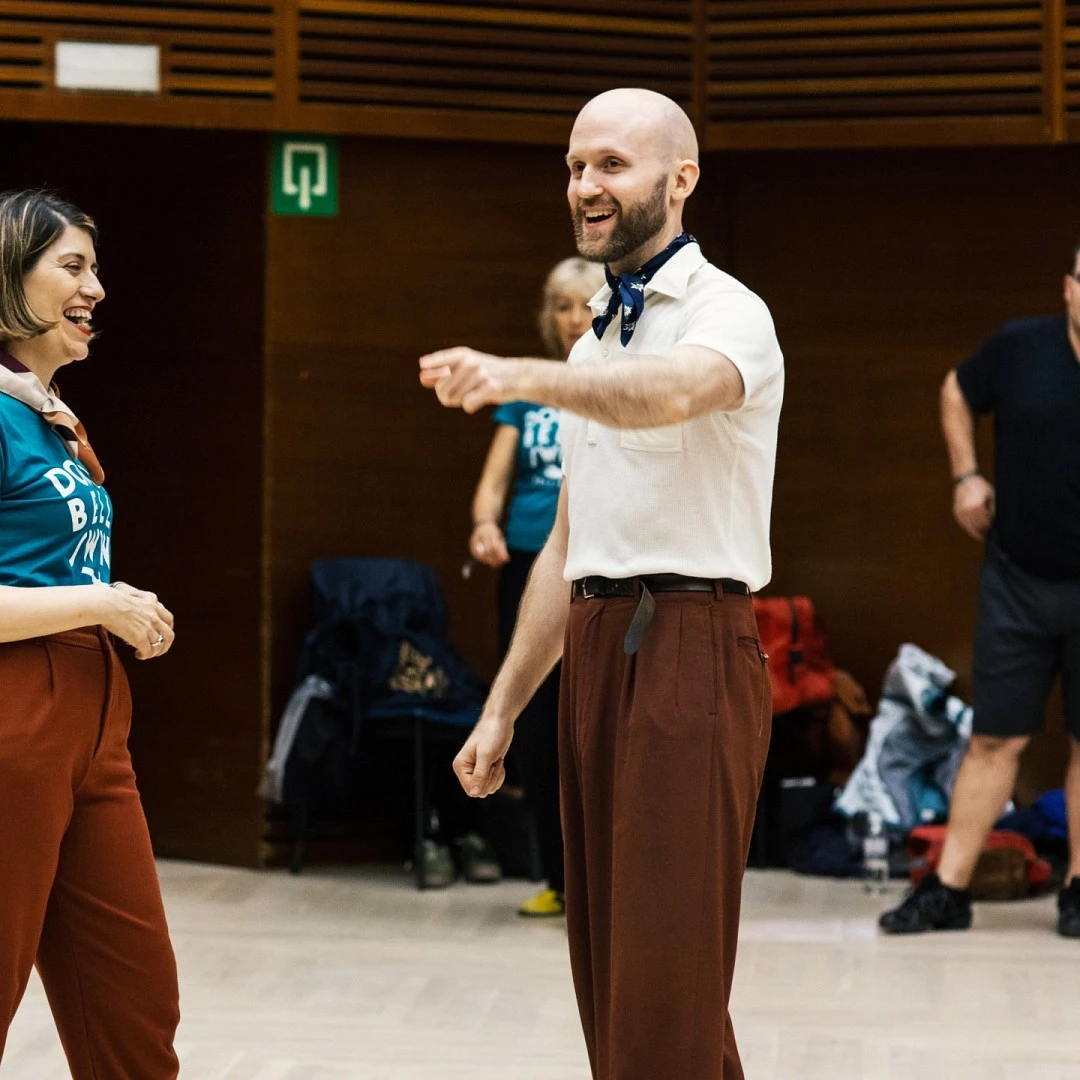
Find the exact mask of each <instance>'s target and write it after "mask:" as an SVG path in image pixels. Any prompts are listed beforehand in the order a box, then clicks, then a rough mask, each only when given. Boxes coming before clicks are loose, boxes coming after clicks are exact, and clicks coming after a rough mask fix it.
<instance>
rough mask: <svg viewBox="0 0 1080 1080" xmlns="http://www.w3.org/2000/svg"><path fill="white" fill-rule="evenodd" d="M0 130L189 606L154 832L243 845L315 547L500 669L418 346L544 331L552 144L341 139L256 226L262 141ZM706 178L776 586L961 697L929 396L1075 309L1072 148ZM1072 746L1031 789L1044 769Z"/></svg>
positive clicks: (160, 685)
mask: <svg viewBox="0 0 1080 1080" xmlns="http://www.w3.org/2000/svg"><path fill="white" fill-rule="evenodd" d="M2 134H3V138H4V145H5V149H6V151H7V152H6V154H5V163H4V168H3V184H2V186H5V187H7V186H14V185H17V184H23V183H44V184H51V185H55V186H58V187H61V188H63V189H64V190H65V191H67V192H68V193H69V194H70V195H71V196H72V197H74V198H75V199H76V200H77V201H79V202H81V203H83V204H85V206H86V208H87V209H89V210H90V211H92V212H94V213H95V214H96V215H97V216H98V217H99V219H100V222H101V224H102V227H103V232H104V235H103V240H102V244H101V251H100V254H101V258H102V266H103V280H104V282H105V285H106V288H107V290H108V292H109V297H108V300H107V301H106V303H105V305H104V306H103V308H102V313H101V320H100V322H101V325H102V327H103V328H104V330H105V334H104V335H103V337H102V339H101V341H100V342H99V343H98V345H97V346H96V347H95V351H94V358H93V360H92V361H91V363H90V364H87V365H85V366H84V367H82V368H81V369H79V370H77V371H73V372H70V373H67V375H66V378H65V379H64V381H63V386H64V391H65V393H66V394H67V395H68V396H69V397H70V398H71V400H72V402H73V404H74V405H75V406H76V408H77V409H78V410H79V411H80V412H81V413H83V414H85V417H86V420H87V424H88V426H89V428H90V431H91V434H92V435H93V437H94V442H95V444H96V445H97V447H98V449H99V452H100V454H101V456H102V458H103V460H104V462H105V466H106V470H107V472H108V474H109V483H110V488H111V490H112V491H113V494H114V496H115V498H116V502H117V506H118V520H117V531H116V545H115V556H116V571H117V573H118V575H119V576H122V577H124V578H126V579H128V580H131V581H133V582H135V583H136V584H146V585H149V586H151V587H153V588H155V589H156V590H157V591H158V592H160V594H161V595H162V597H163V598H164V599H165V601H166V602H167V603H169V604H170V606H172V607H173V609H174V610H175V611H176V613H177V618H178V627H179V630H180V636H179V641H178V644H177V646H176V649H175V650H174V653H173V655H172V656H170V657H169V658H168V659H167V660H166V661H164V662H162V663H160V664H157V663H152V664H145V665H142V664H135V663H131V664H130V665H129V667H130V668H131V671H132V678H133V681H134V684H135V694H136V708H137V719H136V727H135V735H134V740H133V746H134V752H135V755H136V763H137V767H138V769H139V773H140V779H141V785H142V789H143V792H144V797H145V801H146V805H147V810H148V814H149V817H150V821H151V826H152V829H153V832H154V837H155V842H156V844H157V847H158V850H159V851H160V852H161V853H163V854H174V855H185V856H191V857H197V858H212V859H224V860H228V861H232V862H237V863H253V862H256V861H258V860H260V859H261V858H263V857H264V855H265V854H266V850H265V849H264V848H262V847H261V846H260V839H261V837H262V830H263V820H262V816H263V808H262V806H261V804H260V803H259V801H258V800H257V799H256V798H255V796H254V789H255V785H256V783H257V780H258V774H259V770H260V767H261V764H262V761H263V759H264V755H265V753H266V751H267V743H268V740H269V737H270V736H271V734H272V732H273V729H274V727H275V726H276V722H277V718H278V716H279V715H280V710H281V707H282V705H283V703H284V700H285V697H286V696H287V694H288V690H289V687H290V684H291V681H292V674H293V666H294V663H295V659H296V651H297V648H298V645H299V642H300V639H301V636H302V634H303V631H304V629H305V626H306V624H307V619H308V607H307V605H308V595H307V568H308V565H309V563H310V561H311V560H312V559H315V558H320V557H324V556H330V555H341V554H362V555H391V556H396V555H401V556H408V557H414V558H420V559H424V560H426V561H428V562H430V563H432V564H433V565H434V566H435V567H436V569H437V570H438V572H439V574H440V577H441V580H442V582H443V585H444V588H445V590H446V593H447V599H448V604H449V608H450V612H451V623H452V630H453V633H454V636H455V638H456V640H457V642H458V644H459V646H460V648H461V650H462V651H463V653H464V654H465V655H466V656H467V657H468V658H469V659H470V660H471V661H472V662H473V663H474V664H475V666H476V667H477V668H478V669H479V670H481V671H482V672H483V673H484V674H491V673H492V671H493V668H494V665H495V659H496V657H495V627H494V576H493V575H492V574H490V573H489V572H487V571H482V570H481V571H478V572H477V574H476V575H475V576H474V577H473V579H472V580H471V581H469V582H465V581H463V580H462V579H461V576H460V566H461V562H462V560H463V558H464V556H465V536H466V533H467V530H468V523H469V500H470V496H471V493H472V489H473V486H474V484H475V481H476V478H477V476H478V473H479V469H480V466H481V463H482V460H483V455H484V450H485V447H486V445H487V442H488V440H489V438H490V435H491V424H490V415H489V414H488V415H483V416H479V417H465V416H462V415H460V414H457V413H449V412H446V411H444V410H442V409H441V408H439V407H438V406H437V404H436V403H435V401H434V400H433V398H432V397H431V396H430V395H429V394H428V393H427V392H425V391H423V390H422V389H421V388H420V386H419V384H418V382H417V378H416V358H417V356H418V355H419V354H420V353H421V352H424V351H426V350H428V349H431V348H436V347H439V346H442V345H448V344H456V343H461V342H465V343H469V344H473V345H476V346H478V347H480V348H486V349H490V350H492V351H495V352H505V353H511V354H520V353H524V352H530V351H534V350H535V349H536V348H537V347H538V342H537V337H536V333H535V329H534V315H535V310H536V305H537V299H538V290H539V286H540V283H541V281H542V279H543V276H544V274H545V272H546V271H547V269H548V267H549V266H550V265H551V264H552V263H554V262H555V261H556V260H558V259H559V258H562V257H563V256H565V255H566V254H569V253H570V252H571V235H570V228H569V224H568V221H567V210H566V207H565V202H564V195H563V189H564V179H565V178H564V166H563V165H562V163H561V160H560V158H561V151H560V150H559V149H557V148H544V147H513V146H500V145H491V144H479V143H475V144H472V143H450V142H436V143H433V142H420V141H408V140H392V139H361V138H352V139H344V140H343V141H342V145H341V214H340V216H339V217H338V218H336V219H323V220H317V219H300V218H277V217H270V218H267V217H266V215H265V209H264V207H265V191H264V184H265V160H266V146H265V142H264V141H263V139H262V138H261V137H259V136H254V135H252V136H245V135H237V134H215V133H206V132H201V133H200V132H195V131H178V130H173V131H169V132H161V131H154V130H150V129H117V128H108V127H102V128H93V127H85V126H79V127H70V128H68V127H64V126H60V125H44V124H42V125H37V124H14V123H9V124H5V125H4V126H3V130H2ZM84 147H85V148H86V149H85V151H84V150H82V149H78V148H84ZM73 148H75V149H73ZM705 170H706V171H705V176H706V179H705V181H704V183H703V185H702V188H701V190H700V191H699V193H698V194H697V195H696V196H695V199H694V202H693V203H692V206H691V212H690V218H689V222H688V224H689V225H690V226H691V228H693V229H694V231H695V232H697V234H698V235H699V236H700V237H701V239H702V241H703V243H704V245H705V248H706V250H707V252H708V253H709V255H710V256H711V257H712V258H713V259H714V260H715V261H716V262H718V263H719V264H720V265H722V266H724V267H726V268H728V269H730V270H731V271H732V272H734V273H735V274H737V275H738V276H740V277H742V278H743V279H744V280H745V281H746V282H747V283H748V284H749V285H750V286H751V287H753V288H755V289H757V290H758V291H760V292H761V293H762V295H763V296H765V298H766V299H767V300H768V302H769V304H770V306H771V308H772V310H773V312H774V314H775V317H776V320H777V324H778V327H779V331H780V336H781V341H782V343H783V345H784V348H785V352H786V355H787V360H788V380H789V381H788V395H787V403H786V408H785V413H784V418H783V422H782V429H781V444H780V461H779V469H778V477H777V492H776V510H775V524H774V547H775V562H776V578H775V582H774V585H773V591H776V592H788V591H790V592H805V593H808V594H810V595H811V596H813V597H814V598H815V599H816V600H817V602H818V604H819V606H820V608H821V610H822V612H823V614H824V615H825V617H826V619H827V621H828V623H829V626H830V629H831V631H832V637H833V641H834V647H835V648H834V651H835V654H836V658H837V660H838V662H839V663H840V664H841V665H843V666H846V667H848V668H850V669H851V670H852V671H853V672H854V673H855V675H856V676H857V677H858V678H859V679H860V680H861V681H862V682H863V683H864V684H865V685H866V687H867V689H868V690H869V691H870V693H871V696H875V695H876V692H877V689H878V687H879V685H880V680H881V676H882V673H883V671H884V668H885V666H886V664H887V663H888V662H889V660H890V659H891V658H892V656H893V655H894V654H895V652H896V650H897V648H898V646H899V645H900V643H901V642H903V641H907V640H911V641H915V642H917V643H918V644H920V645H922V646H923V647H925V648H927V649H928V650H930V651H931V652H934V653H936V654H937V655H939V656H941V657H943V658H944V659H945V660H946V661H947V662H948V663H950V664H952V665H953V666H954V667H956V668H957V670H958V671H959V672H960V674H961V692H963V693H966V692H967V689H968V681H967V680H968V676H969V666H970V641H971V629H972V624H973V618H974V602H975V585H976V576H977V570H978V559H979V553H978V549H977V547H976V545H974V544H972V543H970V542H969V541H967V540H966V538H965V537H964V536H962V535H961V534H960V532H959V531H958V530H957V529H956V527H955V525H953V523H952V521H951V517H950V514H949V500H950V488H949V481H948V471H947V466H946V464H945V458H944V453H943V450H942V446H941V439H940V435H939V433H938V429H937V401H936V396H937V388H938V385H939V383H940V379H941V377H942V376H943V375H944V373H945V372H946V371H947V370H948V368H949V367H950V366H952V365H954V364H955V363H957V362H958V361H960V360H962V359H963V358H964V356H966V355H967V354H968V353H969V352H970V351H971V350H972V349H973V348H974V347H975V346H977V345H978V344H979V343H980V342H981V341H982V340H983V339H984V338H985V337H986V336H987V335H988V334H989V333H991V332H992V331H993V330H994V329H995V328H996V327H997V326H998V325H999V324H1000V323H1001V322H1003V321H1004V320H1005V319H1008V318H1011V317H1014V316H1018V315H1025V314H1038V313H1044V312H1055V311H1058V310H1060V296H1059V293H1060V277H1061V274H1062V272H1063V270H1064V261H1065V258H1066V256H1067V253H1068V250H1069V248H1070V246H1071V244H1072V243H1073V242H1074V241H1075V240H1076V238H1077V236H1078V234H1080V215H1078V214H1077V212H1076V209H1075V205H1074V192H1075V191H1076V190H1078V187H1080V185H1078V183H1077V181H1078V180H1080V175H1078V173H1080V151H1078V150H1077V149H1074V148H1071V147H1058V148H1049V147H1047V148H1001V149H985V150H923V151H906V152H903V151H843V152H828V153H826V152H810V151H800V152H785V153H764V152H760V153H759V152H744V153H738V154H736V153H730V154H710V155H708V156H707V158H706V161H705ZM264 346H265V355H264ZM264 365H265V366H264ZM264 420H265V422H266V429H265V430H266V435H265V443H264V440H263V423H264ZM264 448H265V453H264ZM264 491H265V493H266V496H267V499H266V503H265V513H266V517H265V522H263V520H262V514H263V510H264V503H263V494H264ZM261 531H262V536H260V533H261ZM264 597H265V600H266V606H265V608H261V606H260V605H261V603H262V600H263V598H264ZM260 611H264V613H265V617H264V618H263V620H262V622H260ZM263 645H265V646H266V650H267V651H266V655H265V660H266V662H265V663H261V655H260V649H261V647H262V646H263ZM1060 738H1061V737H1060V732H1058V733H1057V734H1056V735H1054V734H1052V735H1050V736H1048V737H1047V738H1045V739H1044V740H1042V742H1041V744H1040V746H1038V747H1036V748H1035V750H1034V751H1033V753H1032V754H1031V759H1030V761H1029V763H1028V766H1027V769H1026V772H1025V777H1024V783H1023V786H1022V792H1021V793H1022V794H1031V793H1034V792H1037V791H1038V790H1042V789H1044V788H1045V787H1048V786H1050V785H1051V784H1053V783H1056V782H1057V781H1058V779H1059V778H1060V767H1061V755H1062V746H1061V741H1060ZM403 780H404V778H403Z"/></svg>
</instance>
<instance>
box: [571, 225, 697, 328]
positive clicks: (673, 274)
mask: <svg viewBox="0 0 1080 1080" xmlns="http://www.w3.org/2000/svg"><path fill="white" fill-rule="evenodd" d="M706 261H707V260H706V258H705V256H704V255H702V253H701V246H700V245H699V244H698V243H697V242H696V241H695V242H692V243H689V244H687V245H686V246H685V247H682V248H680V249H679V250H678V251H676V252H675V254H674V255H672V256H671V258H670V259H668V261H667V262H666V263H664V265H663V266H661V267H660V269H659V270H657V271H656V273H655V274H654V275H653V276H652V278H651V279H650V281H649V282H648V284H646V286H645V295H646V296H648V295H649V293H652V292H657V293H660V294H661V295H662V296H670V297H671V298H672V299H673V300H678V299H680V298H682V297H683V296H685V295H686V290H687V289H688V288H689V287H690V278H691V277H692V276H693V275H694V274H695V273H696V272H697V271H698V270H700V269H701V268H702V267H703V266H704V265H705V263H706ZM610 300H611V289H610V288H609V287H608V286H607V285H606V284H605V285H602V286H601V287H600V289H599V291H598V292H597V293H596V295H595V296H593V297H592V299H590V300H589V308H590V309H591V310H592V312H593V313H594V314H595V315H602V314H603V313H604V312H605V311H607V307H608V303H609V302H610Z"/></svg>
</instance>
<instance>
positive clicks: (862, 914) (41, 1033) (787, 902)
mask: <svg viewBox="0 0 1080 1080" xmlns="http://www.w3.org/2000/svg"><path fill="white" fill-rule="evenodd" d="M160 873H161V879H162V884H163V887H164V892H165V899H166V904H167V907H168V910H169V918H170V922H171V925H172V930H173V937H174V941H175V944H176V949H177V954H178V958H179V962H180V972H181V986H182V992H183V1011H184V1019H183V1024H182V1026H181V1029H180V1036H179V1049H180V1051H181V1054H182V1058H183V1062H184V1068H183V1074H182V1075H183V1076H184V1077H185V1080H466V1078H468V1080H588V1069H587V1066H586V1064H585V1058H584V1046H583V1043H582V1041H581V1036H580V1033H579V1030H578V1025H577V1015H576V1012H575V1007H574V999H573V994H572V991H571V987H570V972H569V967H568V964H567V959H566V938H565V932H564V930H563V928H562V926H561V924H558V923H556V924H552V923H540V924H537V923H528V922H525V921H523V920H520V919H518V918H517V917H516V916H515V915H514V913H513V912H514V906H515V904H517V903H518V902H519V901H520V900H521V899H522V898H524V897H525V896H527V895H529V894H530V891H531V888H530V886H529V885H528V884H527V883H518V882H515V883H512V884H503V885H498V886H493V887H480V886H465V885H457V886H454V887H453V888H451V889H449V890H446V891H443V892H428V893H418V892H416V891H414V890H413V889H412V888H411V887H410V883H409V880H408V879H407V878H406V877H405V876H404V875H403V874H402V873H400V872H396V871H391V870H372V869H363V870H354V869H351V870H335V871H330V870H312V871H309V872H307V873H305V874H304V875H303V876H302V877H300V878H292V877H290V876H289V875H288V874H285V873H283V872H272V873H257V872H249V871H242V870H231V869H222V868H218V867H208V866H200V865H195V864H190V863H178V862H163V863H161V864H160ZM901 891H902V889H901V887H900V886H899V885H894V886H893V887H892V893H891V896H890V897H889V898H888V899H887V900H879V899H877V898H871V897H866V896H864V895H863V893H862V891H861V890H860V888H859V885H858V883H853V882H827V881H821V880H816V879H806V878H798V877H795V876H793V875H790V874H786V873H780V872H768V873H761V872H758V873H751V874H750V875H749V876H748V878H747V884H746V903H745V912H744V919H743V935H742V945H741V951H740V955H739V967H738V971H737V974H736V988H735V1001H734V1006H733V1013H734V1016H735V1023H736V1028H737V1031H738V1033H739V1039H740V1046H741V1048H742V1052H743V1060H744V1063H745V1066H746V1075H747V1080H819V1078H820V1080H826V1078H828V1080H884V1078H889V1080H1080V1021H1078V1017H1080V941H1077V942H1071V941H1063V940H1061V939H1059V938H1057V937H1056V936H1055V935H1054V934H1053V932H1052V928H1053V920H1054V909H1053V898H1052V897H1051V898H1046V899H1041V900H1036V901H1027V902H1024V903H1014V904H1002V905H981V906H980V907H979V908H978V909H977V913H976V928H975V929H974V930H972V931H969V932H968V933H966V934H936V935H931V936H925V937H921V938H917V939H904V940H897V939H883V938H879V937H878V936H877V933H876V930H875V927H874V918H875V915H876V913H877V911H878V910H880V908H882V907H883V906H885V904H886V903H887V902H892V901H894V900H895V899H896V898H898V896H899V895H900V892H901ZM66 1076H67V1070H66V1068H65V1066H64V1062H63V1057H62V1055H61V1053H60V1049H59V1044H58V1043H57V1040H56V1035H55V1033H54V1030H53V1027H52V1023H51V1019H50V1017H49V1013H48V1008H47V1006H46V1004H45V1000H44V997H43V995H42V991H41V987H40V984H39V983H38V982H37V980H36V977H35V979H34V982H33V983H32V984H31V987H30V989H29V990H28V992H27V996H26V999H25V1001H24V1003H23V1006H22V1008H21V1010H20V1012H19V1014H18V1016H17V1017H16V1020H15V1023H14V1025H13V1027H12V1031H11V1035H10V1038H9V1042H8V1052H7V1054H6V1056H5V1059H4V1063H3V1066H2V1067H0V1077H2V1078H3V1080H9V1078H10V1080H62V1078H63V1077H66ZM104 1080H108V1078H104ZM656 1080H695V1078H693V1077H674V1076H672V1077H657V1078H656Z"/></svg>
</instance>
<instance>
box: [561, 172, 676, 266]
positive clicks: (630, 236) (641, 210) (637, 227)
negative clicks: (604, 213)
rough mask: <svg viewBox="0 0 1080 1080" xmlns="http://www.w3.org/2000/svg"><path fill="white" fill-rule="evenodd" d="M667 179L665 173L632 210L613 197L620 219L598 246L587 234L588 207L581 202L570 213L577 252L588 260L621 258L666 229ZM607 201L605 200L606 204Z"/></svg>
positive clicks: (607, 260)
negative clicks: (605, 240)
mask: <svg viewBox="0 0 1080 1080" xmlns="http://www.w3.org/2000/svg"><path fill="white" fill-rule="evenodd" d="M667 182H668V178H667V177H666V176H663V175H662V176H661V177H660V179H659V180H658V181H657V184H656V187H655V188H654V189H653V192H652V194H651V195H650V196H649V197H648V198H646V199H644V200H642V201H641V202H639V203H638V204H637V205H636V206H632V207H630V209H629V210H623V208H622V205H621V204H620V203H619V202H617V201H616V200H614V199H612V200H611V204H610V205H612V206H613V207H614V208H615V209H616V210H617V211H618V214H619V219H618V221H617V222H616V223H615V228H614V229H612V231H611V236H610V237H609V239H608V240H607V243H606V244H605V245H604V246H603V247H595V246H594V243H595V242H594V241H590V240H589V238H588V237H587V236H586V234H585V207H583V206H581V205H579V206H578V207H577V208H576V209H575V210H574V211H573V213H572V215H571V216H572V217H573V221H574V239H575V240H576V241H577V249H578V253H579V254H580V255H581V256H582V257H583V258H585V259H588V260H589V262H598V263H616V262H622V261H623V259H626V258H628V257H629V256H630V255H633V254H634V252H635V251H637V250H638V249H639V248H642V247H644V246H645V244H647V243H648V242H649V241H650V240H651V239H652V238H653V237H654V236H656V234H657V233H660V232H663V229H664V226H665V225H666V224H667ZM608 205H609V204H608V203H604V204H603V206H605V207H607V206H608Z"/></svg>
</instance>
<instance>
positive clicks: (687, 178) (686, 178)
mask: <svg viewBox="0 0 1080 1080" xmlns="http://www.w3.org/2000/svg"><path fill="white" fill-rule="evenodd" d="M700 176H701V166H699V165H698V163H697V162H696V161H691V160H690V158H686V159H685V160H684V161H680V162H679V167H678V168H677V169H676V170H675V176H674V183H673V185H672V189H671V197H672V198H673V199H675V200H677V201H678V202H682V201H684V200H685V199H689V198H690V196H691V195H693V193H694V188H696V187H697V182H698V178H699V177H700Z"/></svg>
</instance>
